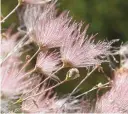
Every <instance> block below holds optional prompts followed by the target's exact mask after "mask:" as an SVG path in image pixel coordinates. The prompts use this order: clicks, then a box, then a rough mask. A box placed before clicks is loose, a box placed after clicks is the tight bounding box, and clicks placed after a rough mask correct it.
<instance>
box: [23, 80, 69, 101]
mask: <svg viewBox="0 0 128 114" xmlns="http://www.w3.org/2000/svg"><path fill="white" fill-rule="evenodd" d="M65 82H67V80H63V81H62V82H60V83H58V84H56V85H54V86H52V87H50V88H48V89H45V90H44V91H41V92H39V93H37V94H35V95H32V96H29V97H27V98H25V99H23V101H25V100H27V99H30V98H32V97H35V96H38V95H40V94H42V93H44V92H47V91H49V90H51V89H53V88H55V87H58V86H59V85H61V84H63V83H65Z"/></svg>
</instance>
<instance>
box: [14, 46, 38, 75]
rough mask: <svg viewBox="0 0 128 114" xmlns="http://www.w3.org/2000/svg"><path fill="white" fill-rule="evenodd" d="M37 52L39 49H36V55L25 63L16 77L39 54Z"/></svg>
mask: <svg viewBox="0 0 128 114" xmlns="http://www.w3.org/2000/svg"><path fill="white" fill-rule="evenodd" d="M39 51H40V47H39V48H38V50H37V51H36V53H35V54H34V55H33V56H32V57H31V58H30V59H29V60H28V61H27V62H26V64H25V65H24V66H23V67H22V68H21V70H20V71H19V73H18V74H17V75H16V76H18V75H19V74H20V73H21V71H22V70H23V69H24V68H25V67H26V66H27V65H28V64H29V63H30V62H31V60H32V59H33V58H34V57H35V56H36V55H37V54H38V53H39Z"/></svg>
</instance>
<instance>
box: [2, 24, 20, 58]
mask: <svg viewBox="0 0 128 114" xmlns="http://www.w3.org/2000/svg"><path fill="white" fill-rule="evenodd" d="M12 29H13V28H12V26H11V27H10V28H9V29H8V30H7V31H6V32H5V33H3V35H2V36H3V37H2V40H1V44H0V47H1V56H2V58H4V57H5V56H6V55H7V54H8V53H9V52H10V51H11V50H13V48H14V47H15V45H16V40H17V39H18V37H19V36H20V33H19V32H17V33H14V34H12Z"/></svg>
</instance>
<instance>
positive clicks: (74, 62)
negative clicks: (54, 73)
mask: <svg viewBox="0 0 128 114" xmlns="http://www.w3.org/2000/svg"><path fill="white" fill-rule="evenodd" d="M82 25H83V24H82V23H80V24H77V23H75V22H74V23H73V24H72V26H71V27H70V28H69V31H70V29H71V33H70V35H69V36H68V37H67V38H66V39H65V41H64V42H63V45H62V47H61V49H60V51H61V56H62V61H63V64H64V66H65V67H90V66H95V65H100V64H101V63H102V62H106V61H107V60H106V57H107V56H108V55H111V54H112V52H111V51H110V50H111V49H112V46H111V45H112V44H113V43H114V42H115V41H116V40H113V41H110V42H105V41H99V42H98V43H95V42H94V41H95V40H94V37H95V35H92V36H91V37H89V36H88V35H86V32H87V29H88V25H87V26H86V27H85V29H84V31H83V32H81V28H82Z"/></svg>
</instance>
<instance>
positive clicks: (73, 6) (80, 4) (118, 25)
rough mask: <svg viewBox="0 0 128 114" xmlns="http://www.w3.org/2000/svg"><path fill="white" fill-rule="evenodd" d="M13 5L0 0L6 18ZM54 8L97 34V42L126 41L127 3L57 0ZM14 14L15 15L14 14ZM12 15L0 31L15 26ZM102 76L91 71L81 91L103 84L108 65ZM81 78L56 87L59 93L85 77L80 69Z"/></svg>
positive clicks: (14, 0)
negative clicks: (102, 40)
mask: <svg viewBox="0 0 128 114" xmlns="http://www.w3.org/2000/svg"><path fill="white" fill-rule="evenodd" d="M16 4H17V0H2V14H3V16H6V15H7V14H8V13H9V12H10V11H11V10H12V9H13V8H14V7H15V6H16ZM58 8H59V9H60V11H63V10H70V15H71V16H73V18H74V20H77V21H81V20H82V21H83V22H85V25H86V24H88V23H89V24H90V27H89V30H88V34H92V33H94V34H95V33H98V36H97V38H98V39H106V38H107V39H108V40H111V39H120V41H123V42H126V41H128V30H127V27H128V9H127V8H128V0H58ZM16 13H17V12H16ZM16 13H14V14H13V15H12V16H11V17H10V18H8V19H7V21H6V23H4V24H3V28H2V29H6V28H7V27H9V26H10V25H11V24H12V23H16V25H17V26H18V25H19V23H18V16H17V14H16ZM104 66H105V67H104V70H105V73H106V74H103V73H99V72H97V71H96V72H95V73H94V74H93V75H92V76H91V77H90V78H89V79H88V80H87V81H86V82H85V84H83V87H84V89H83V90H82V91H85V90H88V89H89V88H91V87H93V86H94V85H96V84H97V83H99V82H102V83H104V82H105V81H106V78H105V77H104V75H110V74H111V73H110V69H109V68H107V67H108V65H104ZM66 71H68V69H64V70H62V71H60V73H59V74H60V78H63V77H65V75H66ZM80 71H81V78H79V79H76V80H73V81H71V82H68V83H66V84H64V85H62V86H60V87H59V88H58V90H59V91H60V93H63V92H64V93H67V92H69V91H71V90H72V89H73V88H74V86H75V85H77V84H78V82H79V81H80V80H81V79H83V78H84V77H85V76H86V70H85V69H80Z"/></svg>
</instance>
